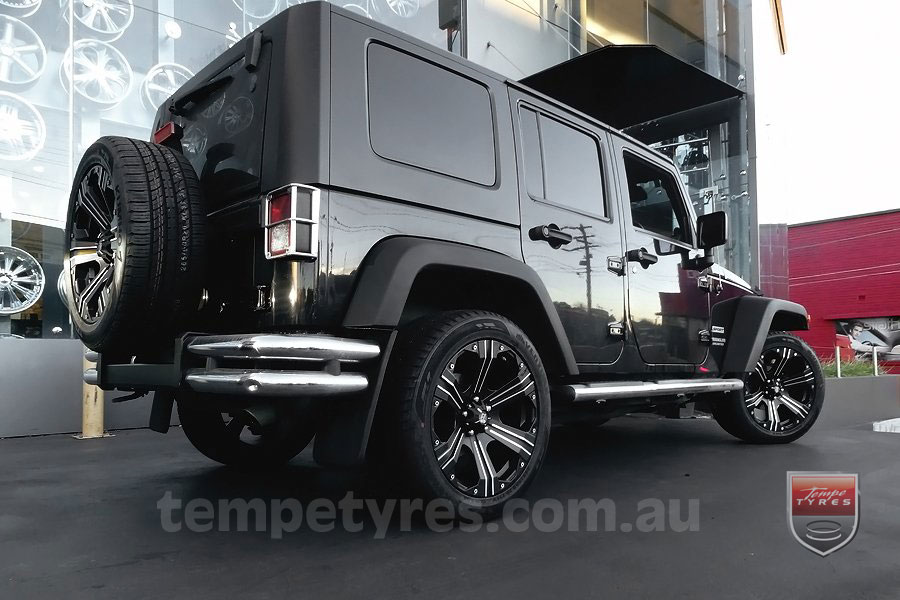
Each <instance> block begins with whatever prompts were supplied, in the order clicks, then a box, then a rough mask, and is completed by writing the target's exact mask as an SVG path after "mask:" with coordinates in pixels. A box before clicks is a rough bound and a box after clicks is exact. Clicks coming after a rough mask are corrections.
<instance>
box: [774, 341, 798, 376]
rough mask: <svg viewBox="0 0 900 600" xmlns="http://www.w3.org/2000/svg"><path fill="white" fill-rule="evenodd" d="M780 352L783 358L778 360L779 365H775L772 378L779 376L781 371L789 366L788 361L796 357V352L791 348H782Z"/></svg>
mask: <svg viewBox="0 0 900 600" xmlns="http://www.w3.org/2000/svg"><path fill="white" fill-rule="evenodd" d="M778 354H779V356H780V358H781V360H779V361H778V366H777V367H775V370H774V371H773V372H772V378H778V377H779V376H780V375H781V372H782V371H784V367H785V366H787V364H788V361H789V360H791V359H792V358H793V357H794V355H795V354H796V352H794V351H793V350H791V349H790V348H780V349H779V353H778Z"/></svg>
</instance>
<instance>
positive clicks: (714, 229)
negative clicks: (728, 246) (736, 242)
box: [697, 210, 728, 250]
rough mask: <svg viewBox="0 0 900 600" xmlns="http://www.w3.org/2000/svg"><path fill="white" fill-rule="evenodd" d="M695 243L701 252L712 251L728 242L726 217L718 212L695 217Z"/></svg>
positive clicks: (723, 213)
mask: <svg viewBox="0 0 900 600" xmlns="http://www.w3.org/2000/svg"><path fill="white" fill-rule="evenodd" d="M697 241H698V245H699V246H700V249H701V250H712V249H713V248H716V247H718V246H722V245H724V244H725V242H727V241H728V215H726V214H725V212H723V211H721V210H719V211H716V212H713V213H709V214H706V215H700V216H699V217H697Z"/></svg>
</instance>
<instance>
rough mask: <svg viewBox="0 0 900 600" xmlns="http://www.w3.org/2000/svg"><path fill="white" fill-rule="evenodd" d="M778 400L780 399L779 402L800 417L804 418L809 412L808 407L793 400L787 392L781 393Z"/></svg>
mask: <svg viewBox="0 0 900 600" xmlns="http://www.w3.org/2000/svg"><path fill="white" fill-rule="evenodd" d="M778 400H780V401H781V403H782V404H783V405H784V406H786V407H787V408H788V410H789V411H791V412H792V413H794V414H795V415H797V416H798V417H799V418H801V419H805V418H806V415H808V414H809V408H807V406H806V405H804V404H803V403H802V402H798V401H797V400H794V399H793V398H791V397H790V396H788V395H787V394H781V395H780V396H779V397H778Z"/></svg>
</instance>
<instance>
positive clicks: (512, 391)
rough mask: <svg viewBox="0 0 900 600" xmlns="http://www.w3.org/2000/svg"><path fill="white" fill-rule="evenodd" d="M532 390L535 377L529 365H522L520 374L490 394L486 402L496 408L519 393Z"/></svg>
mask: <svg viewBox="0 0 900 600" xmlns="http://www.w3.org/2000/svg"><path fill="white" fill-rule="evenodd" d="M532 390H534V379H533V378H532V377H531V372H530V371H529V370H528V367H525V366H522V367H520V368H519V373H518V375H516V377H515V378H514V379H513V380H512V381H511V382H510V383H508V384H506V385H505V386H504V387H503V388H501V389H500V390H499V391H497V392H494V393H493V394H491V395H490V396H488V397H487V398H486V399H485V400H484V403H485V405H486V406H490V407H491V409H495V408H497V407H498V406H500V405H501V404H503V403H504V402H506V401H507V400H510V399H511V398H515V397H516V396H518V395H519V394H527V393H530V392H531V391H532Z"/></svg>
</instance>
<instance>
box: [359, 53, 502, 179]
mask: <svg viewBox="0 0 900 600" xmlns="http://www.w3.org/2000/svg"><path fill="white" fill-rule="evenodd" d="M367 71H368V74H367V77H368V94H369V136H370V139H371V143H372V150H374V151H375V153H376V154H378V155H379V156H381V157H383V158H386V159H389V160H393V161H397V162H400V163H404V164H407V165H411V166H414V167H418V168H421V169H427V170H429V171H433V172H435V173H440V174H443V175H449V176H450V177H456V178H458V179H464V180H467V181H471V182H473V183H477V184H480V185H485V186H490V185H493V184H494V183H495V181H496V179H497V167H496V151H495V145H494V110H493V106H492V104H491V96H490V93H489V91H488V89H487V88H486V87H485V86H483V85H481V84H480V83H478V82H476V81H473V80H471V79H469V78H467V77H464V76H462V75H460V74H458V73H455V72H453V71H450V70H447V69H444V68H442V67H439V66H437V65H434V64H431V63H429V62H426V61H424V60H421V59H418V58H415V57H413V56H410V55H409V54H406V53H404V52H400V51H398V50H394V49H392V48H388V47H386V46H382V45H381V44H371V45H369V49H368V69H367Z"/></svg>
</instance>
